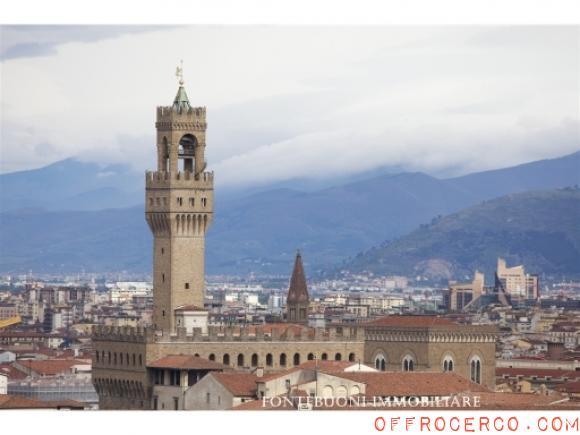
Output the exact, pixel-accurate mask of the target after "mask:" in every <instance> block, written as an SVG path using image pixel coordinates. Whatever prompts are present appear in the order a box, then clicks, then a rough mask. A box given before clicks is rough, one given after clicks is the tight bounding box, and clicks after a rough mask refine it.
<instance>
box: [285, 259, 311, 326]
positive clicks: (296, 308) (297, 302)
mask: <svg viewBox="0 0 580 435" xmlns="http://www.w3.org/2000/svg"><path fill="white" fill-rule="evenodd" d="M309 305H310V297H309V296H308V288H307V287H306V275H305V274H304V266H303V265H302V256H301V255H300V252H297V253H296V260H295V261H294V270H293V271H292V277H291V278H290V287H289V288H288V298H287V300H286V321H287V322H289V323H302V324H307V323H308V307H309Z"/></svg>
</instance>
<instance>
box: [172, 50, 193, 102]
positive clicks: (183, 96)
mask: <svg viewBox="0 0 580 435" xmlns="http://www.w3.org/2000/svg"><path fill="white" fill-rule="evenodd" d="M175 75H176V76H177V77H179V89H178V90H177V95H176V96H175V99H174V100H173V110H175V111H176V112H179V113H181V112H182V111H186V112H187V111H188V110H189V109H191V104H189V98H187V93H186V92H185V88H184V87H183V83H184V81H183V60H182V61H181V64H180V66H178V67H177V70H176V71H175Z"/></svg>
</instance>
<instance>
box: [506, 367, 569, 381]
mask: <svg viewBox="0 0 580 435" xmlns="http://www.w3.org/2000/svg"><path fill="white" fill-rule="evenodd" d="M495 375H496V376H498V377H503V376H509V377H514V376H524V377H532V376H537V377H539V378H545V377H547V376H551V377H552V378H553V379H556V378H564V377H566V378H569V379H577V378H578V379H580V371H575V370H558V369H533V368H518V367H496V369H495Z"/></svg>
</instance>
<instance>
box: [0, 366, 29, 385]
mask: <svg viewBox="0 0 580 435" xmlns="http://www.w3.org/2000/svg"><path fill="white" fill-rule="evenodd" d="M0 373H2V374H5V375H7V376H8V380H9V381H12V380H19V379H25V378H26V373H23V372H21V371H20V370H18V369H16V368H14V367H12V363H9V364H0Z"/></svg>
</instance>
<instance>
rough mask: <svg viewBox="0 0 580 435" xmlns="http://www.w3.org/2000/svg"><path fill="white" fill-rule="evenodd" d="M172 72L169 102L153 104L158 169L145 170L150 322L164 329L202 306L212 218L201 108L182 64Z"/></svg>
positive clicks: (204, 122) (209, 174)
mask: <svg viewBox="0 0 580 435" xmlns="http://www.w3.org/2000/svg"><path fill="white" fill-rule="evenodd" d="M177 75H178V77H179V88H178V90H177V95H176V96H175V99H174V100H173V104H172V105H170V106H161V107H157V122H156V123H155V127H156V129H157V171H155V172H147V174H146V211H145V215H146V219H147V223H148V224H149V228H150V229H151V232H152V233H153V237H154V247H153V249H154V252H153V301H154V309H153V323H154V326H155V327H156V328H158V329H162V330H167V331H175V329H176V328H178V327H180V326H182V325H179V324H177V323H176V320H175V310H177V309H182V310H183V309H184V308H186V307H187V309H203V305H204V295H205V233H206V231H207V229H208V228H209V226H210V224H211V221H212V218H213V173H212V172H207V171H206V170H205V169H206V162H205V140H206V129H207V123H206V117H205V116H206V109H205V107H193V106H192V105H191V104H190V102H189V99H188V97H187V93H186V92H185V87H184V80H183V69H182V67H178V68H177ZM178 322H179V321H178Z"/></svg>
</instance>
